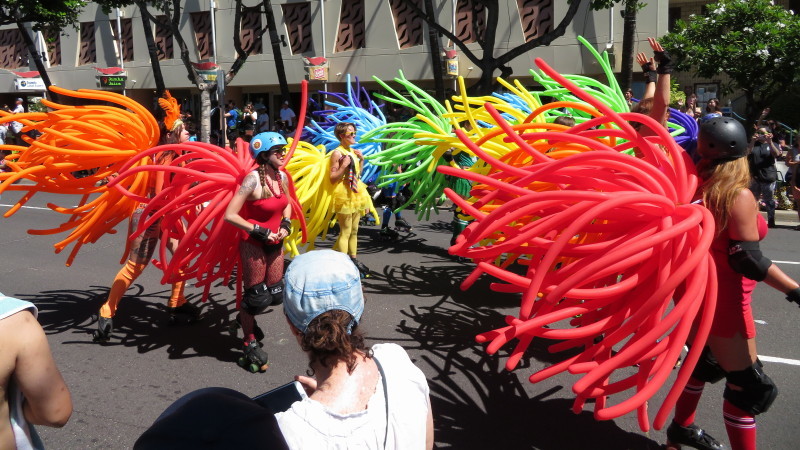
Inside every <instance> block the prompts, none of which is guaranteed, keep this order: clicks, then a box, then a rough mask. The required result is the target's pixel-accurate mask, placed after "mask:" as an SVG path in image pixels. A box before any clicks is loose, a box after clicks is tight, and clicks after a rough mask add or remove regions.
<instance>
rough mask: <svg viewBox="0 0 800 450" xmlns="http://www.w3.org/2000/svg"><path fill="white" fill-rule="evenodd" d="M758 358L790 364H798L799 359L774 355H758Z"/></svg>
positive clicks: (799, 362)
mask: <svg viewBox="0 0 800 450" xmlns="http://www.w3.org/2000/svg"><path fill="white" fill-rule="evenodd" d="M758 358H759V359H760V360H761V361H765V362H774V363H782V364H789V365H790V366H800V361H798V360H796V359H787V358H778V357H776V356H763V355H758Z"/></svg>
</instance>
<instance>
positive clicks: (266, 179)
mask: <svg viewBox="0 0 800 450" xmlns="http://www.w3.org/2000/svg"><path fill="white" fill-rule="evenodd" d="M273 170H274V171H275V175H277V177H276V178H277V182H278V193H277V194H276V193H275V190H274V189H272V180H270V179H269V177H267V171H266V169H265V170H264V179H263V180H262V184H263V185H264V186H266V187H267V189H269V192H270V193H271V194H272V196H273V197H275V198H280V197H281V195H283V185H282V183H281V182H280V175H278V170H277V169H273Z"/></svg>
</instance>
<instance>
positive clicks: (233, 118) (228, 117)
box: [225, 100, 239, 148]
mask: <svg viewBox="0 0 800 450" xmlns="http://www.w3.org/2000/svg"><path fill="white" fill-rule="evenodd" d="M238 122H239V111H237V110H236V103H234V102H233V100H231V101H230V102H228V106H226V107H225V126H226V127H227V132H228V146H229V147H231V148H233V146H234V142H236V138H237V137H239V130H238V129H237V128H236V125H237V124H238Z"/></svg>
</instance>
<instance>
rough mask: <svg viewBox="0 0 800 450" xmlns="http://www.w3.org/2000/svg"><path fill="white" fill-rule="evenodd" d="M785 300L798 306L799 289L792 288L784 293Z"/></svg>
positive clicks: (799, 301) (799, 304)
mask: <svg viewBox="0 0 800 450" xmlns="http://www.w3.org/2000/svg"><path fill="white" fill-rule="evenodd" d="M786 300H788V301H790V302H794V303H797V305H798V306H800V287H798V288H794V289H792V290H791V291H789V292H787V293H786Z"/></svg>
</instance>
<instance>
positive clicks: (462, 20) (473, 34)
mask: <svg viewBox="0 0 800 450" xmlns="http://www.w3.org/2000/svg"><path fill="white" fill-rule="evenodd" d="M485 31H486V9H485V8H484V7H483V4H482V3H481V2H480V1H478V0H458V4H457V6H456V32H455V35H456V37H457V38H458V39H459V40H460V41H461V42H463V43H465V44H469V43H471V42H477V41H478V40H480V39H483V34H484V32H485Z"/></svg>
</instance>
